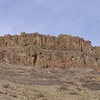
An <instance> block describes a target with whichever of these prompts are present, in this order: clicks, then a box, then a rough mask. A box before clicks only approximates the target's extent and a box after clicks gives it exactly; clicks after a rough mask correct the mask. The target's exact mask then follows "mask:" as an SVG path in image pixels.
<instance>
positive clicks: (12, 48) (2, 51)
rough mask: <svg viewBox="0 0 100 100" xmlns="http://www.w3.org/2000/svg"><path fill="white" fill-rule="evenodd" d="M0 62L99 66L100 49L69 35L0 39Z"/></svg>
mask: <svg viewBox="0 0 100 100" xmlns="http://www.w3.org/2000/svg"><path fill="white" fill-rule="evenodd" d="M0 62H3V63H10V64H23V65H30V66H34V67H38V68H48V67H60V68H69V67H99V66H100V47H93V46H91V42H90V41H85V40H84V39H83V38H79V37H73V36H70V35H62V34H61V35H59V36H58V37H54V36H49V35H40V34H39V33H31V34H27V33H25V32H22V33H21V34H20V35H13V36H11V35H5V36H3V37H0Z"/></svg>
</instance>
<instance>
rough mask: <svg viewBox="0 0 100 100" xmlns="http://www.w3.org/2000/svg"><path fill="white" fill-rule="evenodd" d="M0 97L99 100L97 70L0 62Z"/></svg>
mask: <svg viewBox="0 0 100 100" xmlns="http://www.w3.org/2000/svg"><path fill="white" fill-rule="evenodd" d="M0 100H100V71H99V70H98V71H96V70H94V69H91V68H85V69H84V68H73V69H56V68H54V69H50V68H47V69H34V68H33V67H30V66H19V65H10V64H5V65H4V64H0Z"/></svg>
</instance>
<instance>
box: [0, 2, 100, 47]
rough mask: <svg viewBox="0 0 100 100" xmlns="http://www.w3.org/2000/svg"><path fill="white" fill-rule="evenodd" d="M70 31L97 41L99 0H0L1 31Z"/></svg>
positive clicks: (43, 32)
mask: <svg viewBox="0 0 100 100" xmlns="http://www.w3.org/2000/svg"><path fill="white" fill-rule="evenodd" d="M20 32H30V33H32V32H39V33H42V34H50V35H59V34H70V35H75V36H81V37H83V38H85V39H86V40H91V41H92V44H93V45H100V38H99V37H100V0H0V35H4V34H9V33H11V34H18V33H20Z"/></svg>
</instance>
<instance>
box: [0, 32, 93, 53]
mask: <svg viewBox="0 0 100 100" xmlns="http://www.w3.org/2000/svg"><path fill="white" fill-rule="evenodd" d="M28 45H32V46H40V47H41V48H47V49H62V50H69V49H75V50H81V51H87V52H89V51H90V50H91V42H90V41H85V40H84V39H82V38H79V37H73V36H70V35H59V36H58V37H53V36H49V35H40V34H39V33H32V34H27V33H25V32H22V33H21V34H20V35H13V36H11V35H5V36H4V37H0V47H10V46H28Z"/></svg>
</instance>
